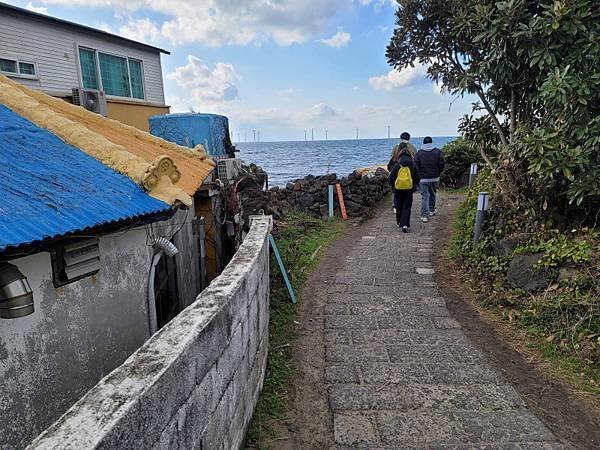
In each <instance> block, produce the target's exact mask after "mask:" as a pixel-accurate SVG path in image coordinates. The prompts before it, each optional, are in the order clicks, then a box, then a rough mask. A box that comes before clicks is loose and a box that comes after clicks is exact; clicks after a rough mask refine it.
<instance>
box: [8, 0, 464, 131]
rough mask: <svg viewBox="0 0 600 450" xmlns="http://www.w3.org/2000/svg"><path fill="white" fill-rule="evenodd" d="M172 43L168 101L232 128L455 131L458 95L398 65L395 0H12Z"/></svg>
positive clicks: (166, 64)
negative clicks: (393, 61) (392, 41)
mask: <svg viewBox="0 0 600 450" xmlns="http://www.w3.org/2000/svg"><path fill="white" fill-rule="evenodd" d="M9 3H11V4H15V5H17V6H22V7H27V8H29V9H32V10H37V11H38V12H46V13H48V14H50V15H52V16H57V17H61V18H64V19H67V20H72V21H75V22H79V23H83V24H85V25H89V26H92V27H97V28H101V29H104V30H106V31H111V32H113V33H115V34H120V35H124V36H127V37H129V38H132V39H135V40H139V41H142V42H146V43H149V44H152V45H157V46H160V47H162V48H166V49H168V50H170V51H171V55H163V60H162V62H163V72H164V76H165V90H166V100H167V103H168V104H170V105H171V106H172V111H173V112H185V111H189V110H190V109H193V110H195V111H198V112H215V113H221V114H225V115H227V116H228V117H229V118H230V127H231V130H232V133H233V137H234V140H237V138H238V135H239V136H240V137H241V139H242V140H243V139H244V134H246V135H247V136H248V139H249V140H251V138H252V136H253V130H255V129H256V130H259V129H260V132H261V139H262V140H300V139H304V130H308V135H309V136H310V130H311V128H313V129H314V133H315V139H322V138H324V135H325V130H328V134H329V138H330V139H345V138H352V137H355V134H356V128H357V127H358V128H359V134H360V137H363V138H377V137H386V136H387V126H388V125H390V126H391V132H392V136H398V135H399V134H400V132H402V131H405V130H408V131H410V132H411V133H412V134H413V135H415V136H419V135H420V136H423V135H426V134H430V135H454V134H456V126H457V122H458V119H459V118H460V117H461V116H462V115H463V114H464V113H467V112H469V111H470V103H471V101H472V100H471V99H466V98H465V99H457V100H456V101H454V102H453V103H452V107H451V109H450V110H449V106H450V103H451V102H452V100H454V99H452V98H450V97H449V96H448V95H441V94H440V93H439V89H436V87H435V86H433V84H432V83H431V82H430V81H429V80H427V79H426V77H425V69H424V68H423V67H420V66H418V65H417V66H416V67H415V68H414V69H409V70H407V71H403V72H401V73H398V72H395V71H391V68H390V67H389V66H388V64H387V62H386V60H385V47H386V45H387V43H388V41H389V38H390V36H391V33H392V30H393V26H394V2H393V1H392V0H196V1H194V0H35V1H10V0H9Z"/></svg>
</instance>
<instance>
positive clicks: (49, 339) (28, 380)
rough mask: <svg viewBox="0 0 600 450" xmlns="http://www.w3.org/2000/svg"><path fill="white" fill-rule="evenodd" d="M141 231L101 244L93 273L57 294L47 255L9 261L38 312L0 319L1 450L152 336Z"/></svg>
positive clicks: (147, 255)
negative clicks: (24, 281)
mask: <svg viewBox="0 0 600 450" xmlns="http://www.w3.org/2000/svg"><path fill="white" fill-rule="evenodd" d="M145 242H146V233H145V231H144V230H136V231H129V232H127V233H126V234H124V235H121V236H118V235H117V236H114V237H105V238H101V239H100V254H101V270H100V272H99V273H98V274H96V275H94V276H91V277H88V278H84V279H82V280H80V281H76V282H74V283H71V284H68V285H66V286H63V287H60V288H58V289H55V288H54V286H53V284H52V268H51V262H50V254H49V253H46V252H45V253H38V254H35V255H32V256H27V257H25V258H20V259H16V260H12V261H11V263H12V264H15V265H16V266H17V267H18V268H19V269H20V270H21V272H22V273H23V274H24V275H25V276H26V277H27V279H28V280H29V283H30V284H31V287H32V289H33V293H34V302H35V312H34V313H33V314H32V315H30V316H27V317H23V318H20V319H12V320H1V321H0V379H1V380H2V395H1V396H0V398H1V399H0V423H2V433H0V448H22V447H24V446H25V445H26V444H27V443H28V442H29V441H30V440H31V439H32V438H33V437H35V436H36V435H37V434H38V433H39V432H41V431H42V430H43V429H44V428H46V427H47V426H48V425H50V424H51V423H52V422H53V421H55V420H56V419H57V418H58V417H59V416H60V415H61V414H62V413H63V412H64V411H66V410H67V409H68V408H69V407H70V406H71V405H72V404H73V403H74V402H75V401H76V400H77V399H78V398H80V397H81V396H82V395H83V394H84V393H85V392H87V391H88V390H89V389H90V388H91V387H92V386H94V384H96V383H97V382H98V380H100V379H101V378H102V377H103V376H105V375H106V374H108V373H109V372H110V371H111V370H113V369H114V368H115V367H117V366H119V364H121V363H122V362H123V361H125V359H127V357H128V356H129V355H131V353H133V352H134V351H135V350H136V349H138V348H139V347H140V346H141V345H142V344H143V343H144V342H145V341H146V340H147V339H148V337H149V333H150V331H149V323H148V309H147V303H146V298H147V296H146V292H147V279H148V268H149V266H150V259H151V256H152V251H151V248H150V247H147V246H146V245H145Z"/></svg>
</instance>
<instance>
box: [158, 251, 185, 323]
mask: <svg viewBox="0 0 600 450" xmlns="http://www.w3.org/2000/svg"><path fill="white" fill-rule="evenodd" d="M154 301H155V303H156V325H157V328H158V329H159V330H160V329H161V328H162V327H164V326H165V325H166V324H168V323H169V322H170V321H171V320H172V319H173V318H174V317H175V316H176V315H177V314H179V313H180V312H181V305H180V303H179V293H178V290H177V266H176V265H175V257H169V256H167V255H163V256H162V258H160V260H159V261H158V264H157V265H156V269H155V273H154Z"/></svg>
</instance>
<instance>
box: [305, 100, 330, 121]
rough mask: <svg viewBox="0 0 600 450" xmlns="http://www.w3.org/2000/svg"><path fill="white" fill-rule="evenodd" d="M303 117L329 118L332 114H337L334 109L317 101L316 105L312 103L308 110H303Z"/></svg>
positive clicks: (313, 118)
mask: <svg viewBox="0 0 600 450" xmlns="http://www.w3.org/2000/svg"><path fill="white" fill-rule="evenodd" d="M304 115H305V118H306V119H307V120H309V121H310V120H317V119H319V120H322V119H330V118H332V117H334V116H336V115H337V113H336V112H335V110H334V109H333V108H332V107H331V106H329V105H327V104H325V103H317V104H316V105H314V106H313V107H312V108H310V109H309V110H308V111H306V112H305V114H304Z"/></svg>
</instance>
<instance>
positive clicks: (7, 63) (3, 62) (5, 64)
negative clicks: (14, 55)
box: [0, 59, 17, 73]
mask: <svg viewBox="0 0 600 450" xmlns="http://www.w3.org/2000/svg"><path fill="white" fill-rule="evenodd" d="M0 70H1V71H2V72H10V73H17V62H16V61H11V60H10V59H0Z"/></svg>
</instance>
